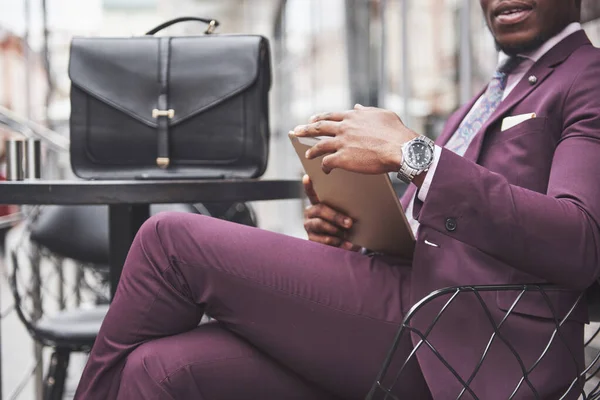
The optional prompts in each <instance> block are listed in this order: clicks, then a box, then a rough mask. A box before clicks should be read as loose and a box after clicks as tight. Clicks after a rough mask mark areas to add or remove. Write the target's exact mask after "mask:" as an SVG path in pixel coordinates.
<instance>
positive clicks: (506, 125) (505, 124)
mask: <svg viewBox="0 0 600 400" xmlns="http://www.w3.org/2000/svg"><path fill="white" fill-rule="evenodd" d="M535 117H537V115H535V113H529V114H521V115H515V116H513V117H506V118H504V119H503V120H502V128H501V131H502V132H504V131H506V130H508V129H510V128H513V127H515V126H517V125H519V124H521V123H523V122H525V121H527V120H530V119H532V118H535Z"/></svg>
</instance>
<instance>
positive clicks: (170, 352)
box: [117, 322, 336, 400]
mask: <svg viewBox="0 0 600 400" xmlns="http://www.w3.org/2000/svg"><path fill="white" fill-rule="evenodd" d="M117 398H118V399H119V400H136V399H144V400H172V399H194V400H216V399H218V400H239V399H286V400H335V399H336V398H335V397H334V396H332V395H331V394H329V393H326V392H325V391H323V390H322V389H320V388H318V387H316V386H315V385H311V384H309V383H307V382H305V381H303V380H302V379H301V378H300V377H298V376H297V375H296V374H294V373H293V372H291V371H290V370H288V369H287V368H285V367H283V366H281V365H279V364H277V363H276V362H275V361H274V360H272V359H270V358H269V357H268V356H266V355H265V354H262V353H261V352H260V351H258V350H257V349H256V348H255V347H253V346H252V345H250V344H249V343H248V342H246V341H245V340H243V339H241V338H240V337H238V336H236V335H235V334H233V333H231V332H230V331H228V330H226V329H225V328H223V327H222V326H220V324H219V323H216V322H212V323H209V324H205V325H202V326H200V327H199V328H197V329H194V330H191V331H189V332H185V333H180V334H179V335H174V336H168V337H165V338H162V339H156V340H151V341H149V342H146V343H144V344H142V345H141V346H139V347H137V348H136V349H135V350H134V351H133V352H131V353H130V354H129V356H127V362H126V363H125V368H124V369H123V374H122V377H121V386H120V388H119V394H118V396H117Z"/></svg>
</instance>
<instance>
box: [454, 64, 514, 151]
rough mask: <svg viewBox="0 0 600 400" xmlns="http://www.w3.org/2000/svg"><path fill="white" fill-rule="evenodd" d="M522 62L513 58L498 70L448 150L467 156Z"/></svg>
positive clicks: (463, 122)
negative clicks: (509, 76) (468, 150)
mask: <svg viewBox="0 0 600 400" xmlns="http://www.w3.org/2000/svg"><path fill="white" fill-rule="evenodd" d="M522 60H523V59H522V58H521V57H511V58H509V59H508V60H507V61H506V62H505V63H504V64H503V65H502V66H501V67H500V68H498V70H497V71H496V72H495V73H494V76H493V78H492V80H491V81H490V83H489V85H488V87H487V90H486V91H485V93H484V94H483V95H482V96H481V98H480V99H479V101H478V102H477V104H476V106H475V107H474V108H473V109H472V110H471V112H469V114H468V115H467V117H466V118H465V119H464V120H463V121H462V123H461V124H460V126H459V128H458V130H457V131H456V132H455V133H454V135H452V137H451V138H450V140H449V141H448V143H446V146H445V147H446V148H447V149H448V150H451V151H453V152H454V153H456V154H458V155H459V156H464V155H465V153H466V151H467V148H468V147H469V145H470V144H471V142H472V141H473V137H475V135H476V134H477V132H479V131H480V130H481V128H482V127H483V124H485V123H486V122H487V120H488V119H489V118H490V117H491V116H492V114H493V113H494V111H496V109H497V108H498V105H499V104H500V102H502V98H503V97H504V89H506V82H507V81H508V75H510V73H511V72H512V71H514V69H515V68H517V66H518V65H519V64H520V63H521V61H522Z"/></svg>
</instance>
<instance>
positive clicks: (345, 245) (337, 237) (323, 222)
mask: <svg viewBox="0 0 600 400" xmlns="http://www.w3.org/2000/svg"><path fill="white" fill-rule="evenodd" d="M304 217H305V218H304V229H306V233H307V234H308V239H309V240H311V241H313V242H316V243H321V244H325V245H328V246H333V247H339V248H342V249H345V250H348V251H358V250H360V247H359V246H355V245H354V244H352V243H350V242H349V241H347V240H346V237H347V235H348V230H349V229H350V228H351V227H352V224H353V221H352V219H351V218H350V217H348V216H346V215H344V214H342V213H340V212H337V211H335V210H334V209H332V208H331V207H328V206H326V205H325V204H316V205H313V206H309V207H307V208H306V211H305V213H304Z"/></svg>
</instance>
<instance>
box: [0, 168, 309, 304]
mask: <svg viewBox="0 0 600 400" xmlns="http://www.w3.org/2000/svg"><path fill="white" fill-rule="evenodd" d="M302 195H303V189H302V183H301V182H300V181H294V180H253V179H249V180H158V181H151V180H131V181H18V182H2V183H0V204H18V205H42V204H61V205H76V204H88V205H89V204H107V205H108V206H109V215H110V218H109V234H110V258H109V260H110V262H109V264H110V265H109V266H110V286H111V293H112V294H113V295H114V293H115V290H116V288H117V284H118V282H119V278H120V276H121V271H122V269H123V263H124V262H125V258H126V256H127V252H128V251H129V247H130V246H131V243H132V241H133V238H134V236H135V234H136V233H137V231H138V229H139V227H140V226H141V225H142V223H144V221H145V220H146V219H148V217H149V208H150V204H159V203H211V202H236V201H259V200H284V199H297V198H300V197H301V196H302Z"/></svg>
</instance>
